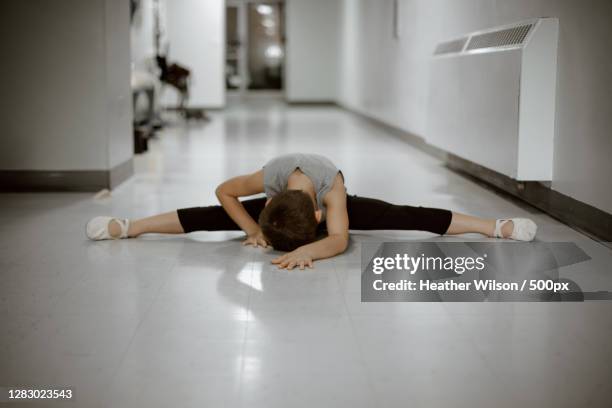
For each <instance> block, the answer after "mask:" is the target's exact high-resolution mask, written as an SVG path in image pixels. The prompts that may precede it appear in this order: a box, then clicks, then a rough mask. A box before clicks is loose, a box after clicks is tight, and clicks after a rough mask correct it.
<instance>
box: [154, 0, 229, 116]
mask: <svg viewBox="0 0 612 408" xmlns="http://www.w3.org/2000/svg"><path fill="white" fill-rule="evenodd" d="M164 4H165V11H166V29H167V40H168V42H169V44H170V48H169V62H177V63H179V64H180V65H184V66H186V67H187V68H189V69H190V70H191V76H192V81H191V88H190V98H189V106H192V107H204V108H217V107H223V106H224V105H225V1H224V0H166V1H165V3H164ZM166 88H168V87H166ZM166 93H167V94H172V95H171V96H167V95H165V99H164V100H165V101H166V103H170V104H172V105H175V104H176V100H177V99H176V94H175V93H173V91H172V90H170V89H166Z"/></svg>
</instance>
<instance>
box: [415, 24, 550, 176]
mask: <svg viewBox="0 0 612 408" xmlns="http://www.w3.org/2000/svg"><path fill="white" fill-rule="evenodd" d="M558 27H559V24H558V20H557V19H554V18H540V19H535V20H528V21H523V22H519V23H515V24H511V25H507V26H501V27H496V28H493V29H488V30H483V31H478V32H474V33H471V34H468V35H465V36H463V37H461V38H458V39H453V40H450V41H445V42H442V43H440V44H438V46H437V47H436V50H435V51H434V55H433V58H432V63H431V82H430V97H429V109H428V120H427V134H426V140H427V142H428V143H430V144H432V145H434V146H437V147H440V148H442V149H443V150H446V151H448V152H450V153H453V154H455V155H457V156H459V157H462V158H464V159H466V160H469V161H472V162H474V163H477V164H480V165H482V166H484V167H487V168H489V169H492V170H495V171H497V172H499V173H502V174H505V175H507V176H509V177H511V178H513V179H516V180H521V181H528V180H540V181H548V180H552V172H553V142H554V134H555V90H556V82H557V75H556V74H557V41H558V40H557V39H558Z"/></svg>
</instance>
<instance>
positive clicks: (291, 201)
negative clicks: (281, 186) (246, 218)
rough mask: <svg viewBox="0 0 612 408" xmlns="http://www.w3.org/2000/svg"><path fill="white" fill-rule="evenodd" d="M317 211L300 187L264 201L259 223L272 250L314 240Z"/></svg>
mask: <svg viewBox="0 0 612 408" xmlns="http://www.w3.org/2000/svg"><path fill="white" fill-rule="evenodd" d="M320 218H321V211H318V210H316V209H315V206H314V203H313V200H312V198H311V197H310V196H309V195H308V194H306V193H305V192H303V191H301V190H286V191H283V192H282V193H280V194H278V195H276V196H274V197H273V198H272V199H271V200H268V202H267V203H266V207H265V208H264V209H263V211H262V212H261V214H260V215H259V226H260V227H261V231H262V232H263V234H264V236H265V237H266V240H267V241H268V243H269V244H270V245H272V247H273V248H274V249H278V250H279V251H293V250H294V249H296V248H298V247H300V246H302V245H306V244H309V243H311V242H313V241H314V240H315V239H316V235H317V225H318V224H319V220H320Z"/></svg>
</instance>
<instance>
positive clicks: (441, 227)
mask: <svg viewBox="0 0 612 408" xmlns="http://www.w3.org/2000/svg"><path fill="white" fill-rule="evenodd" d="M346 204H347V211H348V215H349V228H351V229H356V230H418V231H429V232H433V233H434V234H440V235H445V234H449V235H454V234H465V233H480V234H483V235H486V236H487V237H495V238H511V239H515V240H520V241H531V240H532V239H533V238H534V237H535V233H536V230H537V226H536V224H535V223H534V222H533V221H531V220H529V219H526V218H512V219H499V220H494V219H486V218H479V217H473V216H470V215H465V214H460V213H456V212H451V211H448V210H443V209H439V208H428V207H412V206H408V205H395V204H391V203H388V202H385V201H382V200H377V199H373V198H365V197H358V196H348V197H347V203H346Z"/></svg>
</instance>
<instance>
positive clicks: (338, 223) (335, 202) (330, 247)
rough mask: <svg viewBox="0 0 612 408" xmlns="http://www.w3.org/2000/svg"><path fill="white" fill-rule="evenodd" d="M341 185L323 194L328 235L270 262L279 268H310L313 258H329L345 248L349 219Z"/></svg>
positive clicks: (344, 192) (344, 194) (344, 193)
mask: <svg viewBox="0 0 612 408" xmlns="http://www.w3.org/2000/svg"><path fill="white" fill-rule="evenodd" d="M341 187H342V188H338V189H336V188H334V189H333V190H332V191H330V192H329V193H328V194H327V195H326V196H325V201H326V207H327V232H328V236H327V237H325V238H323V239H322V240H319V241H316V242H313V243H310V244H307V245H304V246H301V247H299V248H297V249H296V250H294V251H291V252H289V253H286V254H285V255H282V256H280V257H278V258H276V259H274V260H273V261H272V263H274V264H277V265H278V267H279V268H287V269H293V268H294V267H298V268H300V269H304V267H305V266H309V267H311V268H312V262H313V261H314V260H316V259H324V258H330V257H332V256H335V255H338V254H341V253H342V252H344V251H345V250H346V247H347V246H348V239H349V232H348V231H349V221H348V212H347V210H346V191H345V190H344V185H342V186H341Z"/></svg>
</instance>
